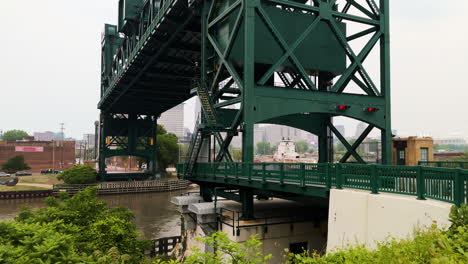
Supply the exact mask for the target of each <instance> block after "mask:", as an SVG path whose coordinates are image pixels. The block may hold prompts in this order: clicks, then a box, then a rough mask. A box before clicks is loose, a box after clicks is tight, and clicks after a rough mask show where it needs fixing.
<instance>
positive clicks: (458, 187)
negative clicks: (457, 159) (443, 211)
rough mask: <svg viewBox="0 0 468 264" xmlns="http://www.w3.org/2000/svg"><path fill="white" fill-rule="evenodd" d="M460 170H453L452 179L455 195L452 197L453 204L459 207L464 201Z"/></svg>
mask: <svg viewBox="0 0 468 264" xmlns="http://www.w3.org/2000/svg"><path fill="white" fill-rule="evenodd" d="M460 172H461V169H455V177H454V179H453V185H454V190H455V193H454V195H453V198H454V200H455V201H454V202H455V205H456V206H460V205H461V204H462V203H463V202H464V201H465V197H464V189H465V188H464V187H465V186H464V180H463V179H462V176H463V175H462V174H461V173H460Z"/></svg>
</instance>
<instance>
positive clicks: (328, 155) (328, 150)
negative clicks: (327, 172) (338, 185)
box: [318, 72, 333, 163]
mask: <svg viewBox="0 0 468 264" xmlns="http://www.w3.org/2000/svg"><path fill="white" fill-rule="evenodd" d="M332 81H333V76H332V75H331V74H330V73H327V72H320V73H319V76H318V90H319V91H324V92H328V91H330V88H331V84H332ZM324 121H326V122H324V123H322V135H320V136H319V137H318V141H319V163H327V162H333V133H332V131H331V129H330V128H329V127H328V125H326V124H328V123H332V117H330V116H329V117H327V119H326V120H324Z"/></svg>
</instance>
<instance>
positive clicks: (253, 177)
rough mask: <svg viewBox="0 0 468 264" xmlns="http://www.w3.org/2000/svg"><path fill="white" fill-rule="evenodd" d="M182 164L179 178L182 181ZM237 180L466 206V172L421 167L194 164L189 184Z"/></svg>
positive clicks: (467, 189) (329, 164) (467, 182)
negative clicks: (410, 197)
mask: <svg viewBox="0 0 468 264" xmlns="http://www.w3.org/2000/svg"><path fill="white" fill-rule="evenodd" d="M184 166H185V165H184V164H179V165H178V172H177V173H178V176H179V177H181V178H183V177H184V173H183V172H184ZM213 179H215V180H220V181H223V180H224V181H226V180H237V181H248V182H253V181H260V182H262V183H265V184H266V183H269V184H280V185H296V186H301V187H308V186H323V187H325V188H328V189H331V188H336V189H343V188H350V189H360V190H368V191H371V192H372V193H374V194H377V193H379V192H387V193H396V194H404V195H414V196H417V198H418V199H426V198H431V199H435V200H440V201H445V202H450V203H454V204H456V205H460V204H462V203H467V202H468V170H463V169H453V168H434V167H424V166H412V167H410V166H392V165H363V164H331V163H324V164H304V163H229V162H223V163H197V166H196V168H195V171H194V173H193V176H192V177H191V178H189V179H188V180H197V181H203V180H213Z"/></svg>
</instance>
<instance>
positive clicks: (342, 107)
mask: <svg viewBox="0 0 468 264" xmlns="http://www.w3.org/2000/svg"><path fill="white" fill-rule="evenodd" d="M349 108H350V106H349V105H338V106H337V107H336V110H338V111H345V110H348V109H349Z"/></svg>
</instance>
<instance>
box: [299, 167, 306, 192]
mask: <svg viewBox="0 0 468 264" xmlns="http://www.w3.org/2000/svg"><path fill="white" fill-rule="evenodd" d="M300 179H301V187H303V188H304V187H305V164H304V163H301V173H300Z"/></svg>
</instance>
